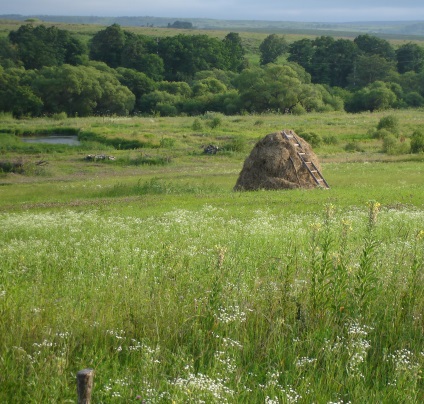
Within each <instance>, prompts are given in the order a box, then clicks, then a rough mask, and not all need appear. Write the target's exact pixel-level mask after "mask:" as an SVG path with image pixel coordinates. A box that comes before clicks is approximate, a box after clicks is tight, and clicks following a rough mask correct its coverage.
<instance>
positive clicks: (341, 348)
mask: <svg viewBox="0 0 424 404" xmlns="http://www.w3.org/2000/svg"><path fill="white" fill-rule="evenodd" d="M87 29H93V28H92V27H91V28H89V27H87ZM110 31H111V32H109V31H108V34H111V35H115V34H118V35H117V37H118V38H121V39H123V41H124V43H126V41H127V40H129V42H128V44H129V45H131V49H135V50H137V49H138V50H140V52H141V53H140V55H143V52H142V51H143V49H142V48H140V47H139V45H140V42H139V39H140V38H138V37H137V38H134V37H133V36H132V35H130V34H126V33H124V34H123V36H121V35H120V34H122V32H120V28H119V27H116V26H115V27H113V28H112V29H111V30H110ZM178 32H179V33H181V29H178ZM128 38H129V39H128ZM177 38H178V36H177ZM186 39H187V38H184V40H186ZM239 39H240V38H239V37H238V36H237V35H230V36H225V35H223V36H222V38H221V39H220V40H219V41H218V42H217V41H212V42H211V43H213V44H215V45H217V44H218V43H219V44H220V45H219V46H220V47H221V46H222V47H223V48H221V49H224V48H225V47H228V49H229V48H231V49H233V51H234V52H236V51H237V50H239V51H240V50H241V48H240V47H239V45H240V42H239ZM303 39H305V38H303ZM167 41H169V42H168V43H173V44H174V45H175V43H176V42H172V41H171V40H167ZM174 41H176V40H174ZM199 41H200V42H202V43H203V44H206V43H207V41H206V38H200V39H199ZM220 41H222V43H221V42H220ZM313 41H314V42H313V43H308V42H306V41H304V42H302V43H301V44H297V45H299V46H297V47H298V49H300V48H302V46H304V48H305V49H310V50H311V49H312V51H313V52H312V53H311V57H312V56H313V57H314V58H318V57H321V56H322V52H321V51H322V50H323V47H324V45H325V44H327V45H329V48H332V49H336V48H342V49H343V48H345V47H346V48H351V45H347V43H346V42H337V41H335V42H337V43H335V42H333V41H331V40H329V39H328V38H319V39H317V40H316V42H315V40H313ZM361 41H362V42H361ZM361 41H359V42H361V48H362V49H363V51H364V52H365V49H366V47H367V44H368V41H370V42H371V43H373V44H374V45H375V46H376V45H379V52H380V54H379V56H378V57H377V58H376V59H375V60H374V61H375V62H381V59H378V58H383V56H381V55H384V54H385V52H388V53H389V55H390V48H387V46H386V45H387V44H386V43H385V42H379V41H375V40H373V39H372V38H371V39H370V38H368V37H365V38H361ZM164 42H165V43H166V41H164ZM293 42H294V41H292V43H293ZM146 43H148V42H146ZM181 43H183V42H181ZM181 43H180V44H181ZM300 45H302V46H300ZM374 45H373V46H374ZM333 46H334V48H333ZM99 49H101V47H100V46H99V47H98V48H97V50H99ZM117 49H118V51H119V46H118V48H117ZM318 51H319V52H318ZM130 54H131V53H128V52H127V53H126V55H127V56H126V57H127V59H126V60H130V58H128V57H129V56H130ZM297 55H299V53H297ZM320 55H321V56H320ZM50 56H53V55H50ZM110 56H111V57H112V56H114V57H115V56H116V52H115V53H113V52H111V54H110ZM386 56H387V55H386ZM386 56H384V57H386ZM121 58H122V55H121ZM283 58H284V57H283ZM371 59H372V58H371ZM114 60H115V61H116V60H117V59H116V58H115V59H114ZM149 60H153V59H149ZM157 60H158V59H156V61H157ZM305 60H306V59H305ZM322 60H324V59H322ZM364 60H365V59H364ZM136 61H137V60H136V59H132V62H131V63H133V62H136ZM198 61H199V60H198ZM280 61H281V57H280V58H278V60H277V63H276V64H265V65H264V66H263V67H260V66H259V58H258V65H256V66H251V67H249V68H243V69H241V70H240V71H237V69H239V68H241V66H240V65H237V64H232V65H231V64H228V66H230V65H231V66H232V67H231V69H233V70H217V69H215V70H213V69H212V70H209V71H204V70H203V71H197V72H195V73H193V72H190V71H189V70H185V71H184V74H185V75H191V74H192V73H193V74H194V75H193V78H192V80H188V81H172V80H162V79H161V80H157V79H155V78H152V77H149V75H148V74H147V73H144V72H141V71H138V70H134V69H133V68H131V67H128V66H127V67H123V66H120V67H117V68H112V67H110V66H108V65H107V64H105V62H94V61H91V62H88V63H87V64H82V65H79V64H76V65H69V64H63V65H60V64H59V65H52V66H44V67H42V68H41V69H39V70H37V71H35V70H34V71H33V70H30V69H28V70H25V69H22V68H20V67H9V68H7V67H5V68H4V69H3V70H1V72H0V73H1V75H0V79H1V80H3V81H2V83H3V84H4V86H3V87H1V90H0V91H3V92H4V93H3V96H4V97H6V95H7V96H8V97H10V101H11V102H12V101H13V100H15V101H16V103H15V104H14V105H15V107H16V109H14V110H13V111H10V110H8V109H7V108H2V109H3V110H4V111H3V112H2V113H0V126H1V128H0V229H1V231H0V257H1V260H0V401H1V402H5V403H23V402H25V403H27V402H28V403H44V402H75V400H76V388H75V374H76V372H77V371H79V370H81V369H83V368H87V367H91V368H94V369H95V372H96V376H95V384H94V392H93V402H103V403H115V402H116V403H120V402H138V401H141V402H145V403H170V402H175V403H185V402H190V403H191V402H192V403H200V402H207V403H250V402H251V403H256V402H258V403H261V402H265V403H268V404H271V403H277V402H278V403H309V402H317V403H334V402H338V403H341V402H344V403H347V402H351V403H359V402H360V403H362V402H367V403H380V402H381V403H398V402H399V403H418V402H421V401H422V397H423V394H424V384H423V378H422V370H423V366H424V340H423V313H424V284H423V282H424V278H423V271H424V204H423V201H424V183H423V178H424V165H423V164H424V154H423V153H424V136H423V127H424V111H423V109H422V107H421V108H420V107H416V108H396V109H389V110H385V111H382V110H381V108H369V109H370V111H371V110H372V111H373V112H370V111H367V112H359V113H355V114H350V113H346V112H345V111H343V108H342V107H341V106H342V104H340V99H341V98H343V97H345V98H344V99H346V100H348V103H347V104H348V105H351V106H355V105H358V104H357V103H358V102H360V101H361V100H362V101H364V100H366V101H367V102H370V103H371V101H372V102H375V103H374V104H372V105H377V104H378V102H380V103H383V102H384V103H386V104H385V105H390V100H392V99H393V96H392V94H395V96H396V100H398V101H399V100H401V99H402V96H400V95H399V94H401V92H402V91H404V89H405V88H406V85H407V84H406V83H409V84H408V85H409V86H410V87H409V89H410V90H408V91H407V92H408V93H411V92H412V90H413V91H416V92H417V91H418V92H419V91H421V90H419V89H418V88H417V86H416V83H417V82H416V81H415V80H416V79H417V77H421V76H420V75H422V72H421V73H415V72H411V71H409V72H408V73H402V74H401V73H399V76H396V77H398V78H400V77H402V80H403V81H402V83H403V84H402V86H401V89H400V87H399V86H400V85H399V86H397V85H394V83H393V82H384V81H375V82H373V83H371V84H369V85H366V86H365V87H363V88H362V89H360V90H358V92H357V93H355V94H356V95H354V96H350V95H349V94H350V90H347V89H343V88H341V87H339V88H337V89H336V88H332V87H330V86H329V84H328V83H326V84H318V83H315V84H314V83H313V82H312V81H311V76H310V75H309V73H307V72H306V70H305V68H301V67H300V65H299V64H298V63H297V62H294V61H290V62H283V63H280ZM358 62H359V59H358ZM108 63H114V62H110V61H109V62H108ZM302 63H303V62H302ZM383 65H384V63H383ZM320 66H321V67H323V68H322V69H321V70H320V71H315V72H314V74H316V75H322V77H328V78H330V79H331V80H332V77H333V76H332V74H330V75H328V70H326V68H327V67H328V68H331V69H333V68H334V66H333V65H331V66H327V67H326V65H325V64H321V65H320ZM191 67H193V65H192V66H191ZM324 67H325V68H324ZM332 71H333V72H335V70H332ZM158 72H159V71H157V73H158ZM159 73H160V72H159ZM164 74H165V70H164ZM167 74H169V72H168V73H167ZM340 74H341V72H340ZM390 74H392V73H390ZM340 77H342V76H339V78H340ZM358 77H359V76H358ZM364 77H365V76H364ZM10 80H12V81H10ZM13 80H14V81H13ZM399 80H400V79H399ZM348 81H349V80H347V81H346V82H348ZM10 83H11V84H10ZM81 83H83V84H84V85H82V86H80V87H79V85H80V84H81ZM14 85H16V87H13V86H14ZM13 89H15V93H16V94H18V95H19V97H18V96H16V97H15V98H13V97H14V94H15V93H14V92H13ZM34 89H37V93H35V92H34ZM270 89H274V90H276V89H277V90H278V91H277V90H276V91H275V92H273V91H270ZM401 90H402V91H401ZM418 92H417V96H414V97H415V99H416V100H418V101H419V97H418V96H420V97H421V95H420V94H419V93H418ZM282 93H283V94H284V97H280V96H279V95H280V94H282ZM348 93H349V94H348ZM5 94H6V95H5ZM378 95H380V96H381V98H380V99H378V97H377V96H378ZM355 97H357V98H355ZM376 97H377V98H376ZM414 97H412V98H414ZM412 98H411V99H412ZM299 99H301V102H299ZM22 100H25V102H23V101H22ZM362 101H361V102H362ZM377 101H378V102H377ZM347 104H346V105H347ZM418 104H419V103H418ZM2 105H6V103H5V102H4V104H2ZM7 105H9V104H7ZM10 105H12V104H10ZM46 105H49V114H47V115H46V116H44V117H38V118H29V117H28V116H29V115H30V111H32V108H38V111H40V113H41V111H43V108H45V106H46ZM380 105H381V104H380ZM213 106H215V108H212V107H213ZM218 107H219V108H218ZM131 108H139V110H138V112H139V113H137V114H132V115H131V116H130V115H126V113H127V112H126V111H128V113H129V112H130V109H131ZM261 108H263V109H261ZM97 110H100V111H101V115H97V116H87V117H81V115H92V114H93V113H94V112H95V111H97ZM359 110H360V108H358V111H359ZM240 111H242V113H238V112H240ZM255 111H256V112H255ZM258 111H264V112H263V113H257V112H258ZM311 111H313V112H311ZM318 111H320V112H318ZM287 112H289V113H287ZM181 113H182V114H181ZM77 115H78V116H77ZM163 115H169V116H168V117H164V116H163ZM177 115H181V116H177ZM17 116H19V119H17V118H16V117H17ZM284 128H288V129H293V130H295V131H296V133H298V134H299V135H300V136H302V137H304V138H305V139H307V140H308V142H310V143H311V144H312V145H313V146H314V151H315V152H316V153H317V155H318V157H319V160H320V162H321V165H322V172H323V175H324V177H325V178H326V180H327V182H328V183H329V185H330V189H329V190H323V189H315V190H300V189H299V190H291V191H288V190H287V191H258V192H234V191H233V190H232V188H233V186H234V185H235V182H236V179H237V176H238V174H239V172H240V170H241V167H242V164H243V162H244V160H245V158H246V156H247V154H248V153H249V151H250V150H251V149H252V147H253V146H254V144H255V143H256V142H257V140H258V139H260V138H262V137H263V136H265V135H266V134H268V133H271V132H275V131H277V130H282V129H284ZM55 134H61V135H69V136H77V137H78V139H79V140H80V142H81V143H80V144H79V145H77V146H68V145H64V144H42V143H24V142H23V141H22V139H23V138H24V137H31V138H36V137H37V136H44V135H55ZM208 146H213V150H215V151H216V153H215V154H207V153H205V150H206V149H207V148H208Z"/></svg>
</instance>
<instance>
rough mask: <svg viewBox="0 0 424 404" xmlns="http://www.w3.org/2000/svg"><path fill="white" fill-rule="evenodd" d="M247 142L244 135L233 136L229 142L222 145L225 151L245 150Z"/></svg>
mask: <svg viewBox="0 0 424 404" xmlns="http://www.w3.org/2000/svg"><path fill="white" fill-rule="evenodd" d="M246 146H247V142H246V139H245V138H244V137H241V136H238V137H235V138H233V139H232V140H231V141H230V142H228V143H226V144H225V145H223V146H222V149H223V150H225V151H231V152H244V151H245V150H246Z"/></svg>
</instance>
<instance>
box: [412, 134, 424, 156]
mask: <svg viewBox="0 0 424 404" xmlns="http://www.w3.org/2000/svg"><path fill="white" fill-rule="evenodd" d="M411 153H424V132H423V131H421V130H416V131H415V132H414V133H413V134H412V136H411Z"/></svg>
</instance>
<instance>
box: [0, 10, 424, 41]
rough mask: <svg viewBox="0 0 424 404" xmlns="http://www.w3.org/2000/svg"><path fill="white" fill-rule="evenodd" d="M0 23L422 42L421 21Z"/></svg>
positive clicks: (83, 19)
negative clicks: (188, 27) (182, 27)
mask: <svg viewBox="0 0 424 404" xmlns="http://www.w3.org/2000/svg"><path fill="white" fill-rule="evenodd" d="M0 19H6V20H18V21H26V20H29V19H38V20H41V21H45V22H58V23H59V22H60V23H70V24H99V25H105V26H108V25H111V24H114V23H116V24H119V25H121V26H132V27H167V26H169V25H172V24H173V23H174V22H175V21H177V20H178V21H184V22H187V23H191V24H192V26H193V28H196V29H205V30H208V29H215V30H233V31H255V32H273V33H299V34H308V33H314V34H318V35H319V34H322V35H329V34H330V35H331V34H332V35H336V34H341V33H343V34H346V33H351V34H352V35H358V34H360V33H368V34H372V35H378V36H388V37H405V39H409V38H411V39H413V37H416V38H417V39H422V38H423V37H424V21H386V22H382V21H375V22H372V21H368V22H349V23H347V22H346V23H323V22H308V23H307V22H290V21H259V20H258V21H256V20H215V19H207V18H171V17H170V18H163V17H150V16H146V17H96V16H60V15H59V16H54V15H18V14H9V15H7V14H4V15H0Z"/></svg>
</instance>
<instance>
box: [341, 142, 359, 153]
mask: <svg viewBox="0 0 424 404" xmlns="http://www.w3.org/2000/svg"><path fill="white" fill-rule="evenodd" d="M344 149H345V150H346V151H347V152H363V151H364V149H363V148H362V147H361V146H360V145H359V143H358V142H349V143H348V144H347V145H346V146H345V147H344Z"/></svg>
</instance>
